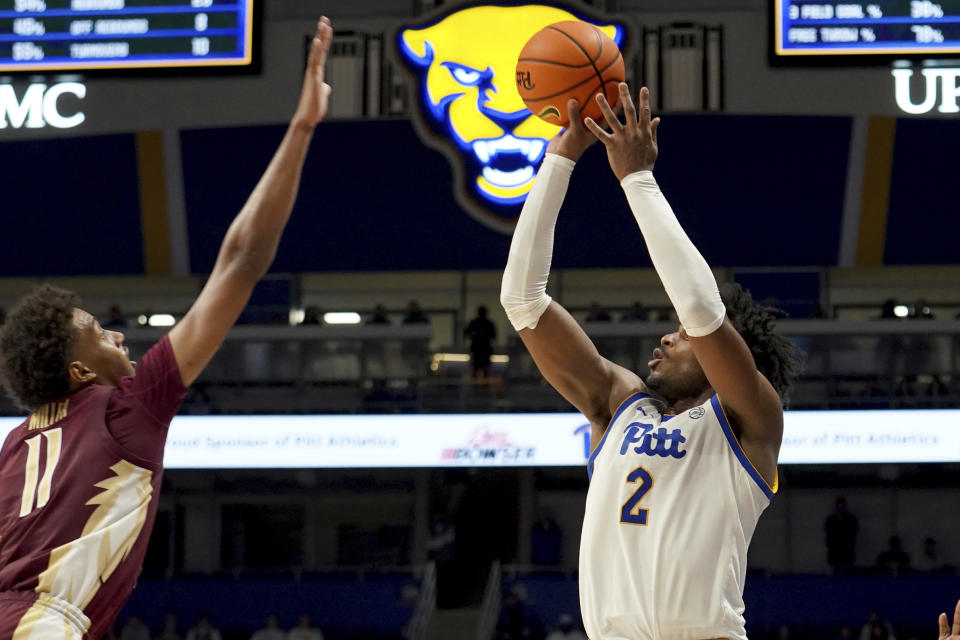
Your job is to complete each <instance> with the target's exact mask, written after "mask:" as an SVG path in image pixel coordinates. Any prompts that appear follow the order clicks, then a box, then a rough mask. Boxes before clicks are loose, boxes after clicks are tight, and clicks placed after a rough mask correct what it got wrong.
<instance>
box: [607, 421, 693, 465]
mask: <svg viewBox="0 0 960 640" xmlns="http://www.w3.org/2000/svg"><path fill="white" fill-rule="evenodd" d="M623 433H624V436H623V441H622V442H621V443H620V455H622V456H625V455H627V451H628V450H629V449H633V452H634V453H638V454H640V455H647V456H660V457H661V458H676V459H678V460H679V459H680V458H683V457H684V456H685V455H687V452H686V451H685V450H681V449H680V445H682V444H683V443H684V442H686V441H687V439H686V438H685V437H683V434H682V433H681V432H680V429H673V430H672V431H669V432H668V431H667V430H666V428H664V427H660V428H659V429H657V430H656V432H654V430H653V425H652V424H645V423H643V422H631V423H630V424H628V425H627V427H626V428H625V429H624V430H623ZM638 443H639V444H638ZM632 445H637V446H632Z"/></svg>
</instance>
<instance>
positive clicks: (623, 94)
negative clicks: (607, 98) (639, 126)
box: [618, 82, 637, 127]
mask: <svg viewBox="0 0 960 640" xmlns="http://www.w3.org/2000/svg"><path fill="white" fill-rule="evenodd" d="M618 89H619V91H620V104H621V105H623V118H624V120H626V122H627V126H628V127H629V126H630V125H631V124H636V123H637V108H636V107H635V106H634V105H633V99H632V98H630V87H628V86H627V83H626V82H621V83H620V85H619V86H618Z"/></svg>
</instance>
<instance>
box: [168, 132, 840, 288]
mask: <svg viewBox="0 0 960 640" xmlns="http://www.w3.org/2000/svg"><path fill="white" fill-rule="evenodd" d="M850 130H851V119H850V118H820V117H816V118H815V117H779V116H777V117H773V116H771V117H765V116H717V115H711V116H703V115H698V116H694V115H687V116H670V117H669V118H668V119H667V120H666V124H664V125H663V126H662V127H661V131H660V145H661V156H660V160H659V162H658V163H657V176H658V180H659V181H660V184H661V186H662V188H663V190H664V193H665V194H666V195H667V197H668V199H669V200H670V201H671V203H672V204H673V206H674V208H675V210H676V212H677V215H678V217H679V218H680V221H681V222H682V223H683V224H684V226H685V227H686V229H687V230H688V232H689V233H690V235H691V236H692V238H693V240H694V242H696V243H697V245H698V246H699V247H700V249H701V250H702V251H703V253H704V255H705V256H706V258H707V260H708V261H709V262H710V263H711V264H712V265H715V266H774V265H775V266H807V265H834V264H836V262H837V254H838V247H839V239H840V228H841V218H842V213H843V199H844V190H845V185H846V167H847V158H848V155H849V145H850ZM283 131H284V128H283V127H254V128H250V127H247V128H243V129H214V130H197V131H185V132H183V134H182V138H181V140H182V152H183V160H184V175H185V186H186V198H187V216H188V226H189V230H190V259H191V266H192V268H193V270H194V271H195V272H196V273H201V274H202V273H206V272H208V271H209V270H210V268H211V267H212V266H213V263H214V261H215V259H216V251H217V249H218V246H219V239H220V238H221V237H222V234H223V232H224V231H225V230H226V228H227V226H228V225H229V223H230V221H231V219H232V218H233V216H234V215H235V213H236V212H237V211H238V210H239V208H240V207H241V206H242V205H243V202H244V200H245V199H246V197H247V194H248V193H249V191H250V190H251V189H252V188H253V186H254V185H255V184H256V182H257V180H258V179H259V176H260V174H261V173H262V171H263V169H264V168H265V167H266V165H267V162H268V161H269V159H270V157H271V155H272V153H273V152H274V150H275V149H276V147H277V145H278V144H279V142H280V140H281V138H282V135H283ZM811 141H816V142H815V144H812V143H811ZM452 180H453V177H452V175H451V170H450V168H449V165H448V164H447V160H446V158H444V156H442V155H441V154H440V153H438V152H436V151H433V150H431V149H428V148H427V147H425V146H424V145H423V143H421V142H420V140H419V139H418V138H417V136H416V134H415V132H414V130H413V127H412V125H411V124H410V123H409V122H407V121H403V120H395V121H382V120H381V121H361V122H333V123H326V124H324V125H321V127H320V128H319V129H318V131H317V134H316V137H315V139H314V142H313V145H312V147H311V150H310V154H309V157H308V160H307V165H306V167H305V169H304V181H303V185H302V187H301V191H300V198H299V200H298V202H297V205H296V209H295V211H294V214H293V217H292V218H291V221H290V227H289V229H288V232H287V233H286V234H285V236H284V239H283V244H282V245H281V248H280V251H279V253H278V257H277V262H276V264H275V265H274V269H275V270H276V271H280V272H303V271H333V270H335V271H351V270H419V269H424V270H426V269H457V270H459V269H501V268H503V265H504V263H505V261H506V256H507V251H508V249H509V237H507V236H505V235H502V234H499V233H497V232H494V231H491V230H489V229H487V228H486V227H484V226H483V225H482V224H480V223H479V222H477V221H475V220H474V219H473V218H472V217H470V216H469V215H468V214H467V213H465V212H464V211H463V210H462V209H461V208H460V206H459V205H458V204H457V203H456V201H455V200H454V196H453V191H452V188H451V182H452ZM554 265H555V266H556V267H558V268H591V267H607V268H630V267H647V266H650V260H649V257H648V256H647V252H646V248H645V246H644V244H643V239H642V237H641V235H640V233H639V231H638V230H637V228H636V224H635V223H634V221H633V217H632V216H631V214H630V210H629V208H628V207H627V204H626V200H625V198H624V196H623V193H622V191H621V190H620V188H619V185H618V184H617V182H616V179H615V178H614V177H613V175H612V173H611V172H610V169H609V167H608V165H607V161H606V155H605V153H604V150H603V148H602V147H601V146H600V145H599V144H597V145H595V146H594V147H593V148H592V149H590V150H589V151H588V152H587V154H586V155H585V156H584V158H583V159H582V160H581V161H580V163H579V166H578V167H577V169H576V171H575V172H574V175H573V179H572V181H571V186H570V190H569V192H568V196H567V200H566V203H565V205H564V210H563V213H562V214H561V216H560V220H559V222H558V225H557V236H556V248H555V251H554Z"/></svg>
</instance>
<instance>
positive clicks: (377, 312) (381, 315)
mask: <svg viewBox="0 0 960 640" xmlns="http://www.w3.org/2000/svg"><path fill="white" fill-rule="evenodd" d="M367 324H390V316H388V315H387V308H386V307H385V306H383V304H382V303H380V304H377V306H375V307H374V308H373V315H372V316H370V317H369V318H367Z"/></svg>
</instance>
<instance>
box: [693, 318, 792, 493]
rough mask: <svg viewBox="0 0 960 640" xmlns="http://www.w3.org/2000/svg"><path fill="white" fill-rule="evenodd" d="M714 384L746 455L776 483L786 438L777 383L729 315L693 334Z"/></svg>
mask: <svg viewBox="0 0 960 640" xmlns="http://www.w3.org/2000/svg"><path fill="white" fill-rule="evenodd" d="M690 343H691V346H692V347H693V352H694V354H695V355H696V356H697V361H698V362H699V363H700V366H701V367H702V368H703V372H704V374H705V375H706V376H707V380H708V381H709V382H710V386H711V387H713V390H714V391H715V392H716V393H717V395H718V396H719V397H720V400H721V402H722V404H723V406H724V409H725V410H726V411H727V412H728V413H729V414H731V415H729V416H728V417H730V418H732V420H733V422H734V425H733V427H734V429H735V430H736V432H737V437H738V439H739V440H740V445H741V446H742V447H743V450H744V453H746V454H747V458H749V459H750V462H751V463H752V464H753V466H755V467H756V468H757V470H758V471H759V472H760V474H761V475H762V476H763V477H764V479H765V480H766V481H767V482H768V483H769V484H771V485H773V481H774V476H775V475H776V469H777V456H778V454H779V452H780V443H781V441H782V440H783V406H782V405H781V402H780V396H778V395H777V392H776V391H775V390H774V388H773V385H771V384H770V382H769V381H768V380H767V379H766V378H765V377H764V376H763V374H761V373H760V372H759V371H757V365H756V363H755V362H754V359H753V354H751V353H750V348H749V347H748V346H747V343H746V342H744V340H743V338H742V337H741V336H740V334H739V333H737V330H736V329H734V327H733V325H732V324H731V323H730V320H729V319H725V320H724V321H723V324H722V325H720V328H719V329H717V330H716V331H714V332H713V333H710V334H709V335H706V336H701V337H692V336H691V337H690Z"/></svg>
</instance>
